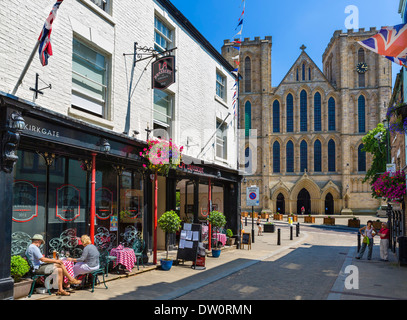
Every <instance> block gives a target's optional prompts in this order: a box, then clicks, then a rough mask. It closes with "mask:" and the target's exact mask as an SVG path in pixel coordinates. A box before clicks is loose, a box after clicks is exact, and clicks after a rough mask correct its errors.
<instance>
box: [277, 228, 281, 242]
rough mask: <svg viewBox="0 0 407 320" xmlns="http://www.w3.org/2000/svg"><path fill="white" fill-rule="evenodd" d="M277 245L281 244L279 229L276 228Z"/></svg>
mask: <svg viewBox="0 0 407 320" xmlns="http://www.w3.org/2000/svg"><path fill="white" fill-rule="evenodd" d="M277 245H278V246H279V245H281V229H280V228H278V230H277Z"/></svg>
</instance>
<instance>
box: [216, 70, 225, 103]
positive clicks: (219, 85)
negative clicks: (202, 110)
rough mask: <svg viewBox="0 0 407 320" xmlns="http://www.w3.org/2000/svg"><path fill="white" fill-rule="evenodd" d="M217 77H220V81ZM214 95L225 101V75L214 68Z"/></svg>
mask: <svg viewBox="0 0 407 320" xmlns="http://www.w3.org/2000/svg"><path fill="white" fill-rule="evenodd" d="M218 77H219V78H221V80H222V82H220V81H219V79H218ZM218 88H220V90H218ZM216 96H217V97H219V98H220V99H222V100H223V101H225V102H226V76H225V75H224V74H223V73H222V72H220V71H219V70H216Z"/></svg>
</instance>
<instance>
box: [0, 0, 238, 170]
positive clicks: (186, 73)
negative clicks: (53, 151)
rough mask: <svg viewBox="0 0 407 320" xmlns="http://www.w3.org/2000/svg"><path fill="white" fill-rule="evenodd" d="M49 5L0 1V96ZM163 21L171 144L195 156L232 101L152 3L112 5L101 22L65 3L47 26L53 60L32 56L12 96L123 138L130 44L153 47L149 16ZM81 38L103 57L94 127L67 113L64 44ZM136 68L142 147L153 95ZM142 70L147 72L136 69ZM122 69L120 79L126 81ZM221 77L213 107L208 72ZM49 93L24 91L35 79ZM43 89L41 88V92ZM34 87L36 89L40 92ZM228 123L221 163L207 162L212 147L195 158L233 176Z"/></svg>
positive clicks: (189, 41) (197, 48)
mask: <svg viewBox="0 0 407 320" xmlns="http://www.w3.org/2000/svg"><path fill="white" fill-rule="evenodd" d="M54 3H55V1H54V0H27V1H25V2H21V1H17V0H2V5H1V6H0V90H1V91H3V92H6V93H11V92H12V90H13V88H14V86H15V84H16V82H17V79H18V77H19V76H20V74H21V71H22V70H23V68H24V65H25V63H26V61H27V59H28V57H29V55H30V53H31V51H32V49H33V47H34V45H35V43H36V40H37V39H38V36H39V34H40V32H41V29H42V26H43V24H44V21H45V19H46V17H47V16H48V14H49V12H50V10H51V8H52V6H53V4H54ZM155 12H158V13H159V14H160V15H162V16H164V17H165V18H166V20H167V22H168V23H170V24H171V25H172V26H173V28H174V29H175V46H176V47H177V48H178V49H177V50H176V52H175V55H176V65H177V66H176V68H177V73H176V83H175V84H173V85H172V86H171V87H170V88H169V91H171V92H172V93H174V95H175V114H174V119H175V123H174V129H173V140H174V141H175V142H176V143H177V144H179V145H184V146H186V143H187V137H188V140H189V144H190V145H197V146H193V147H190V148H186V147H184V153H186V154H188V155H190V156H197V155H198V153H199V152H200V151H201V148H202V147H203V146H204V145H205V144H206V143H207V141H208V139H209V137H210V136H211V135H212V134H213V133H214V131H215V126H216V117H217V116H218V117H219V118H224V117H225V116H226V115H227V113H228V112H230V113H231V116H229V118H228V122H230V121H231V120H232V119H233V108H232V95H233V91H232V90H230V89H231V88H232V87H233V85H234V79H233V78H232V76H231V75H230V74H229V73H228V72H227V70H225V69H224V68H223V66H222V65H221V64H220V63H219V62H218V61H217V60H215V59H214V58H213V57H212V56H211V55H210V54H209V53H208V52H207V51H206V50H205V49H204V48H203V47H202V46H201V45H200V44H199V43H198V42H197V41H196V40H195V39H193V38H192V37H191V36H190V35H189V34H187V33H186V31H185V30H184V29H183V28H181V27H180V26H179V25H178V24H177V23H176V21H175V20H174V19H172V17H171V16H169V15H168V13H167V12H165V10H163V8H162V7H161V6H160V5H158V4H157V3H156V2H154V1H152V0H132V1H128V0H113V10H112V16H110V15H107V14H105V13H104V12H102V11H101V10H100V9H99V8H97V7H96V6H95V5H93V4H92V3H91V2H90V1H89V0H65V1H64V2H63V3H62V4H61V6H60V9H59V10H58V13H57V18H56V19H55V21H54V23H53V31H52V36H51V43H52V47H53V53H54V55H53V56H52V57H50V59H49V64H48V66H46V67H42V66H41V64H40V61H39V57H38V54H36V55H35V57H34V60H33V62H32V64H31V67H30V68H29V70H28V72H27V74H26V76H25V78H24V80H23V83H22V85H21V86H20V87H19V89H18V91H17V94H16V95H17V96H19V97H20V98H22V99H25V100H28V101H31V102H35V103H36V104H38V105H40V106H41V107H44V108H49V109H51V110H53V111H56V112H59V113H61V114H64V115H68V116H72V117H75V118H79V119H82V120H84V121H87V122H90V123H93V124H96V125H100V126H102V127H104V128H108V129H111V130H113V131H115V132H119V133H121V132H123V130H124V126H125V117H126V111H127V104H128V101H127V97H128V91H127V90H128V84H129V77H130V67H131V60H132V57H131V56H127V57H124V56H123V53H132V52H133V45H134V42H138V45H140V46H147V47H153V46H154V15H155ZM74 35H75V36H77V37H78V38H82V39H83V40H85V41H86V42H88V43H89V44H91V45H92V46H94V47H95V48H97V49H98V50H102V51H103V52H104V53H105V54H108V56H110V57H111V62H112V63H111V68H112V70H111V79H110V83H111V86H110V87H111V91H110V94H111V95H110V113H109V115H108V116H107V119H100V118H98V117H94V116H91V115H88V114H86V113H84V112H81V111H78V110H74V109H72V108H71V88H72V38H73V36H74ZM147 64H148V60H146V61H143V62H139V63H138V64H137V66H136V69H135V75H134V83H137V82H138V84H137V87H136V89H135V91H134V94H133V96H132V99H131V128H130V130H131V131H130V132H132V130H137V131H139V132H140V134H139V135H138V136H137V138H139V139H143V140H145V139H146V132H145V130H144V129H145V128H146V126H147V123H148V124H149V127H150V128H152V125H153V91H152V89H151V64H149V65H148V66H147ZM146 66H147V69H146V70H144V68H145V67H146ZM126 67H127V76H126ZM217 68H218V70H220V71H221V72H223V74H224V75H226V76H227V90H226V92H227V103H226V104H227V106H224V105H223V104H221V103H219V102H218V101H216V99H215V94H216V70H217ZM36 72H38V73H39V75H40V78H41V79H42V80H43V81H44V82H45V83H46V84H48V83H51V84H52V89H46V90H44V95H43V96H41V95H40V96H39V98H38V99H37V100H35V101H34V98H33V97H34V96H33V92H32V91H30V90H29V88H30V87H33V86H34V84H35V73H36ZM46 84H44V86H43V87H45V86H46ZM41 86H42V84H41ZM235 129H236V128H235V121H233V126H231V127H229V130H228V159H227V163H226V164H224V163H223V162H219V161H215V159H214V143H213V142H214V139H213V138H212V141H211V142H210V143H209V144H208V146H207V148H206V149H205V151H204V152H203V156H202V155H201V156H200V158H201V159H204V160H207V161H209V162H214V161H215V162H216V163H218V164H222V165H226V166H229V167H232V168H236V159H237V157H236V150H237V147H236V139H235V136H236V133H235Z"/></svg>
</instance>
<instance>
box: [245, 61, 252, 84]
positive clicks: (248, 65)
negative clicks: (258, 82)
mask: <svg viewBox="0 0 407 320" xmlns="http://www.w3.org/2000/svg"><path fill="white" fill-rule="evenodd" d="M244 91H245V92H251V91H252V60H251V59H250V57H246V59H245V60H244Z"/></svg>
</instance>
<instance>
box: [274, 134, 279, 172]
mask: <svg viewBox="0 0 407 320" xmlns="http://www.w3.org/2000/svg"><path fill="white" fill-rule="evenodd" d="M273 172H274V173H279V172H280V143H278V141H276V142H274V144H273Z"/></svg>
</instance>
